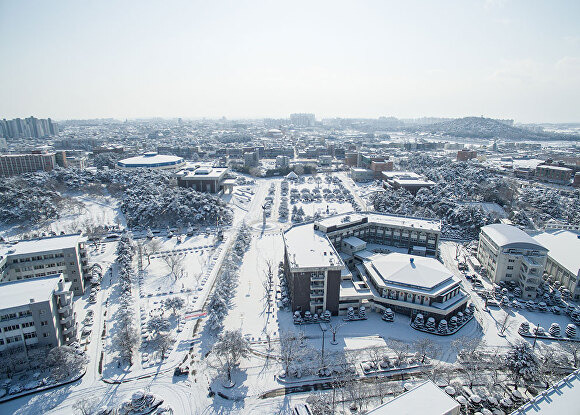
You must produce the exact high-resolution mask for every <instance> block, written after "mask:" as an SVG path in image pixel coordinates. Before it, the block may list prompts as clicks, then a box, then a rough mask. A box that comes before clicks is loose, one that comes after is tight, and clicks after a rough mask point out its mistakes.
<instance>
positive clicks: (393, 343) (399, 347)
mask: <svg viewBox="0 0 580 415" xmlns="http://www.w3.org/2000/svg"><path fill="white" fill-rule="evenodd" d="M387 346H388V347H389V349H391V350H392V351H393V352H394V353H395V355H396V362H395V364H396V365H401V364H402V363H404V362H405V359H406V357H407V354H408V353H409V350H410V346H409V343H407V342H404V341H402V340H396V339H390V340H389V341H388V342H387Z"/></svg>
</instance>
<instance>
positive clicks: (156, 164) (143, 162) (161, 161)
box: [117, 151, 185, 170]
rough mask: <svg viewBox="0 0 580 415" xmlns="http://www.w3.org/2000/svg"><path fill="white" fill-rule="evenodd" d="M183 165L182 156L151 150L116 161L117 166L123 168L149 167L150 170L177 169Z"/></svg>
mask: <svg viewBox="0 0 580 415" xmlns="http://www.w3.org/2000/svg"><path fill="white" fill-rule="evenodd" d="M183 166H185V161H184V160H183V158H182V157H178V156H169V155H164V154H157V153H156V152H155V151H151V152H148V153H145V154H143V155H142V156H137V157H129V158H126V159H123V160H119V161H118V162H117V167H118V168H120V169H124V170H131V169H139V168H144V169H150V170H177V169H180V168H182V167H183Z"/></svg>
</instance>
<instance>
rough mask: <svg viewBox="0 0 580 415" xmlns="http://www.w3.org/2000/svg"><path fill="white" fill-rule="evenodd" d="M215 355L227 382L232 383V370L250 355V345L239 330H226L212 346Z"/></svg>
mask: <svg viewBox="0 0 580 415" xmlns="http://www.w3.org/2000/svg"><path fill="white" fill-rule="evenodd" d="M213 351H214V353H215V355H216V356H217V357H218V359H219V360H220V362H221V365H222V367H223V368H224V370H225V371H226V375H227V379H228V382H229V383H230V385H231V384H233V382H232V370H233V368H234V367H235V366H237V365H238V364H239V363H240V360H241V359H242V358H244V357H246V356H248V354H249V353H250V343H249V342H248V340H246V339H245V338H244V336H242V332H241V331H240V330H235V331H234V330H226V331H225V332H224V333H222V334H221V335H220V336H219V338H218V341H217V342H216V343H215V344H214V346H213Z"/></svg>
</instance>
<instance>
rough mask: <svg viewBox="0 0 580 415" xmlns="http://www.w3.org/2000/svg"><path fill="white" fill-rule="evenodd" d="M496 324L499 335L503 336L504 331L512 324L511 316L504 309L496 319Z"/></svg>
mask: <svg viewBox="0 0 580 415" xmlns="http://www.w3.org/2000/svg"><path fill="white" fill-rule="evenodd" d="M497 324H498V332H499V335H500V336H503V335H504V333H505V331H506V330H507V329H509V328H510V327H512V326H513V321H512V318H511V316H510V315H509V314H508V313H507V312H505V311H504V312H503V314H502V316H501V318H500V319H499V320H498V322H497Z"/></svg>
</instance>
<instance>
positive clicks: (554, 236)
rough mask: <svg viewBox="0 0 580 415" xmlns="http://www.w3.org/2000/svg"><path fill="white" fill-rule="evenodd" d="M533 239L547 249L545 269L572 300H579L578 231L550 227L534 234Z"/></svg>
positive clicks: (579, 244) (579, 246)
mask: <svg viewBox="0 0 580 415" xmlns="http://www.w3.org/2000/svg"><path fill="white" fill-rule="evenodd" d="M534 239H535V240H536V241H538V242H539V243H540V244H542V245H543V246H545V247H546V248H547V249H548V258H547V260H546V269H545V271H546V272H547V273H548V275H551V276H552V277H553V278H554V279H555V280H556V281H560V283H561V284H562V285H563V286H564V287H565V288H566V289H568V290H569V291H570V295H571V296H572V298H573V299H574V300H579V299H580V284H578V281H579V280H580V256H579V253H580V232H578V231H570V230H564V229H551V230H546V231H545V232H542V233H539V234H536V235H534Z"/></svg>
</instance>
